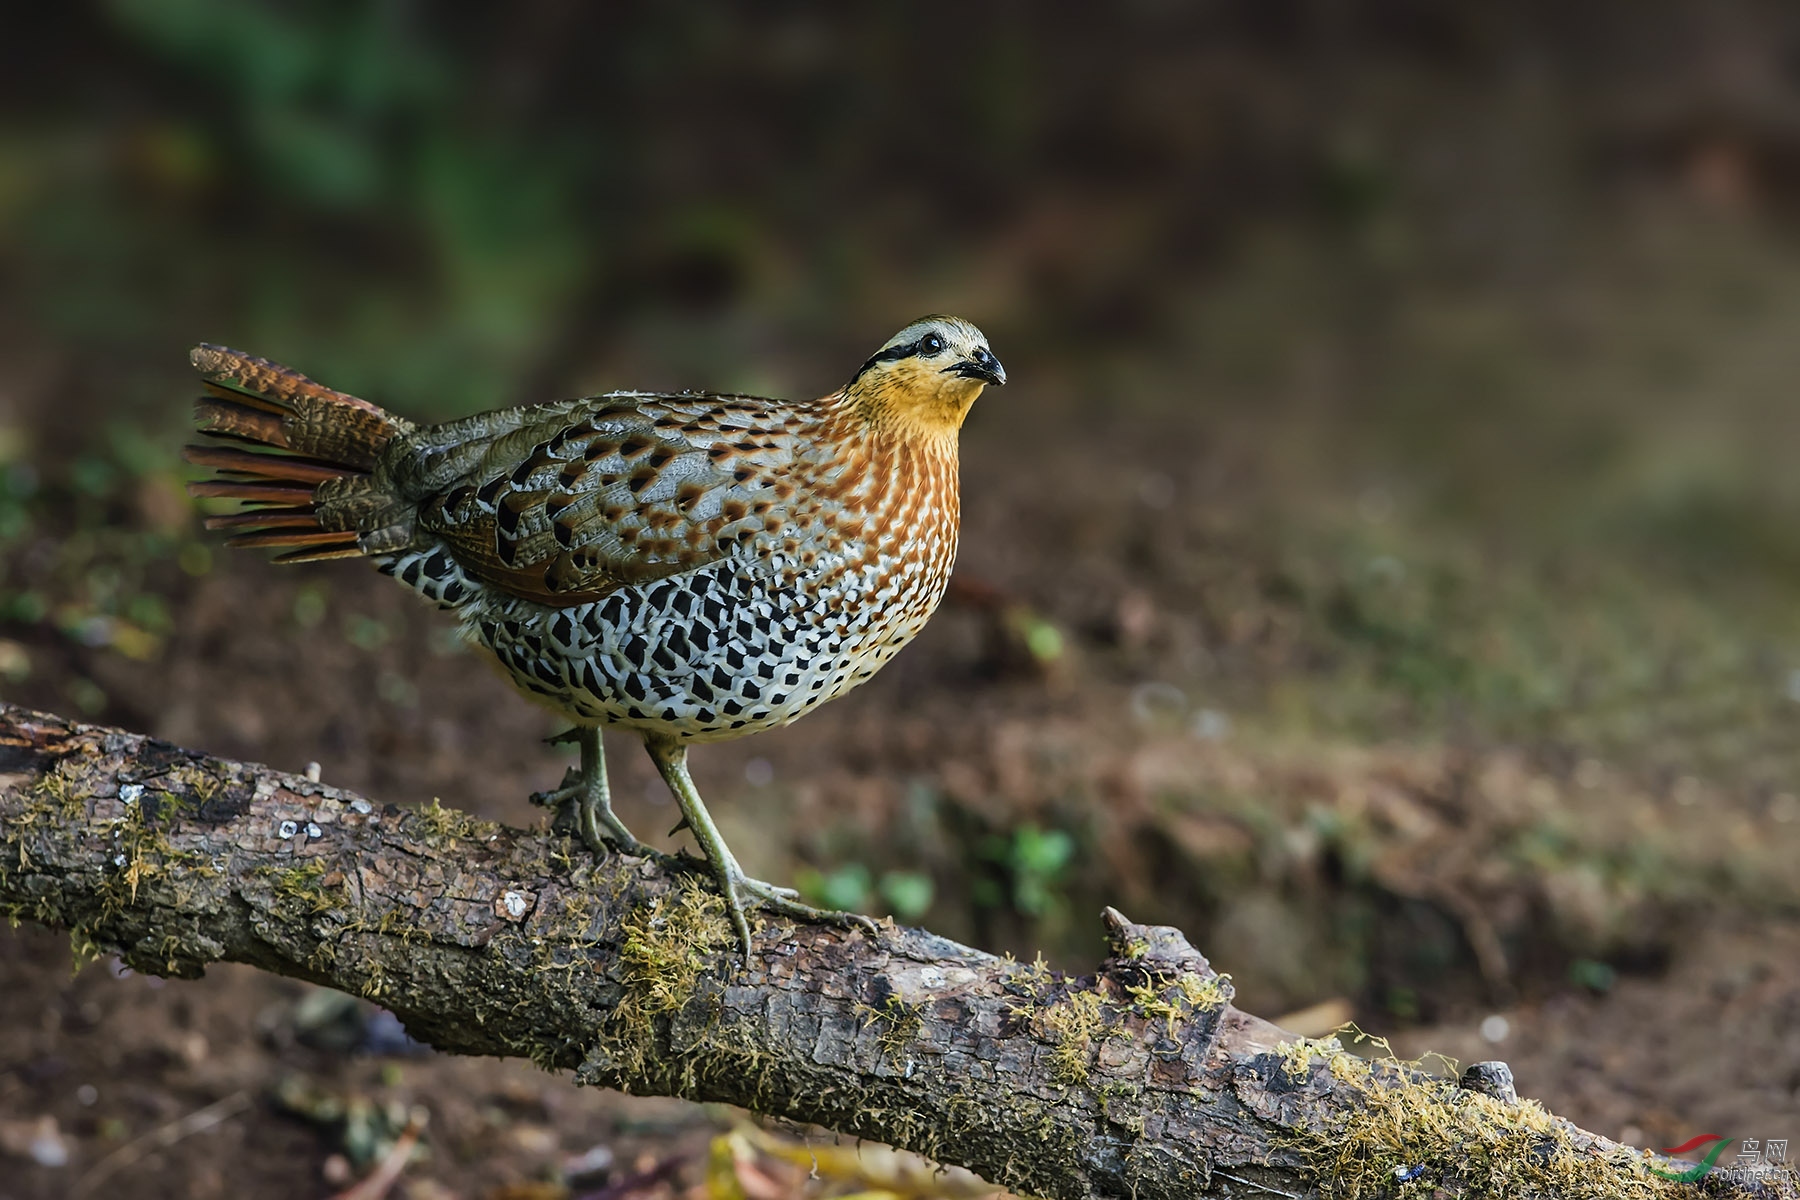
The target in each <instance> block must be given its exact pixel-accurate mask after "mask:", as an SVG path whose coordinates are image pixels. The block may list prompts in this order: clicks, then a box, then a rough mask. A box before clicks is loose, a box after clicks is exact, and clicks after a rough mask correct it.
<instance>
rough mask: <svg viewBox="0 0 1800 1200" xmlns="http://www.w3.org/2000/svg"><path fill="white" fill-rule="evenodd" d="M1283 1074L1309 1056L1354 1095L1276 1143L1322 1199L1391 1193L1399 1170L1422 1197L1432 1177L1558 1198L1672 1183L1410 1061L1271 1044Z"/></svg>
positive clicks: (1543, 1117)
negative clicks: (1295, 1154) (1315, 1124)
mask: <svg viewBox="0 0 1800 1200" xmlns="http://www.w3.org/2000/svg"><path fill="white" fill-rule="evenodd" d="M1278 1052H1279V1053H1280V1055H1281V1057H1282V1068H1281V1069H1282V1070H1283V1072H1284V1073H1286V1074H1288V1075H1289V1076H1290V1077H1292V1078H1302V1077H1304V1076H1305V1075H1306V1074H1307V1073H1308V1072H1309V1071H1310V1070H1311V1064H1312V1062H1313V1061H1314V1060H1315V1059H1320V1058H1323V1059H1324V1061H1325V1063H1326V1069H1327V1070H1328V1071H1329V1072H1330V1073H1331V1075H1332V1077H1333V1078H1334V1079H1335V1080H1337V1081H1338V1083H1339V1084H1340V1085H1341V1087H1342V1088H1344V1089H1346V1090H1347V1091H1349V1092H1350V1093H1351V1094H1352V1095H1353V1097H1354V1101H1355V1102H1354V1104H1353V1105H1351V1107H1350V1108H1349V1109H1348V1110H1347V1111H1346V1112H1344V1113H1342V1114H1340V1115H1338V1116H1336V1117H1335V1118H1333V1119H1332V1120H1331V1121H1330V1122H1329V1123H1328V1124H1327V1125H1326V1127H1324V1128H1321V1129H1312V1130H1306V1131H1303V1132H1301V1133H1298V1134H1296V1135H1294V1136H1292V1137H1289V1138H1285V1139H1282V1140H1281V1141H1282V1144H1283V1147H1284V1148H1286V1149H1292V1150H1297V1151H1299V1152H1300V1154H1301V1156H1302V1157H1303V1158H1304V1160H1305V1162H1306V1169H1307V1171H1308V1173H1309V1174H1310V1175H1311V1176H1312V1177H1313V1178H1314V1179H1315V1180H1316V1181H1317V1183H1318V1187H1319V1192H1320V1194H1321V1195H1322V1196H1326V1197H1344V1198H1345V1200H1360V1198H1361V1197H1376V1196H1390V1195H1394V1194H1395V1193H1396V1190H1397V1186H1398V1185H1397V1183H1396V1180H1398V1179H1399V1178H1400V1176H1401V1175H1402V1174H1405V1175H1408V1176H1412V1177H1414V1178H1415V1179H1416V1183H1415V1184H1414V1186H1415V1187H1417V1188H1418V1189H1419V1194H1421V1195H1425V1194H1430V1192H1431V1191H1432V1189H1434V1188H1436V1187H1438V1186H1439V1185H1440V1184H1442V1185H1444V1186H1446V1188H1447V1190H1449V1191H1451V1192H1453V1193H1454V1194H1457V1195H1470V1196H1501V1195H1508V1196H1555V1197H1558V1198H1559V1200H1562V1198H1565V1197H1566V1198H1571V1200H1651V1198H1653V1197H1664V1196H1673V1195H1675V1194H1677V1189H1675V1188H1674V1187H1673V1186H1672V1185H1670V1184H1669V1183H1667V1182H1666V1181H1664V1180H1662V1179H1659V1178H1657V1177H1656V1176H1654V1175H1652V1174H1650V1172H1649V1170H1648V1166H1649V1163H1650V1162H1651V1161H1653V1160H1652V1159H1650V1157H1649V1156H1648V1155H1647V1154H1645V1153H1643V1152H1641V1151H1637V1150H1632V1149H1630V1148H1628V1147H1618V1148H1616V1149H1614V1150H1612V1151H1609V1152H1606V1153H1588V1152H1584V1151H1581V1150H1578V1149H1576V1147H1575V1146H1574V1144H1573V1143H1572V1142H1571V1141H1570V1139H1569V1133H1568V1131H1569V1128H1570V1127H1569V1126H1567V1125H1566V1124H1565V1123H1563V1122H1561V1121H1559V1120H1557V1119H1556V1118H1554V1117H1552V1116H1551V1115H1550V1114H1549V1113H1547V1112H1545V1111H1544V1109H1543V1107H1542V1106H1541V1105H1539V1104H1537V1103H1536V1102H1535V1101H1531V1100H1522V1101H1518V1102H1516V1103H1512V1104H1508V1103H1504V1102H1502V1101H1499V1100H1496V1099H1494V1098H1492V1097H1490V1096H1486V1095H1483V1094H1481V1093H1478V1092H1472V1091H1468V1090H1465V1089H1463V1088H1461V1087H1459V1086H1458V1085H1457V1084H1456V1082H1455V1081H1454V1080H1452V1079H1446V1078H1443V1077H1441V1076H1434V1075H1427V1074H1425V1073H1423V1072H1422V1071H1420V1070H1418V1069H1417V1068H1418V1064H1416V1063H1402V1062H1397V1061H1395V1060H1393V1059H1391V1058H1389V1059H1384V1060H1380V1061H1378V1062H1375V1063H1369V1062H1366V1061H1365V1060H1363V1059H1360V1058H1357V1057H1355V1056H1354V1055H1351V1054H1349V1053H1347V1052H1346V1051H1344V1050H1343V1048H1342V1047H1341V1046H1339V1045H1338V1043H1337V1041H1336V1039H1331V1040H1329V1041H1326V1042H1315V1041H1311V1040H1310V1039H1299V1040H1297V1041H1295V1042H1284V1043H1282V1044H1281V1046H1280V1047H1279V1048H1278Z"/></svg>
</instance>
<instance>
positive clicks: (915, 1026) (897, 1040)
mask: <svg viewBox="0 0 1800 1200" xmlns="http://www.w3.org/2000/svg"><path fill="white" fill-rule="evenodd" d="M924 1007H925V1006H924V1005H922V1004H908V1003H907V1002H906V1001H904V1000H902V999H901V998H900V997H899V996H893V995H890V996H889V997H888V998H887V1003H886V1004H883V1005H882V1006H881V1007H880V1008H876V1007H874V1006H873V1005H868V1004H859V1005H857V1006H856V1011H857V1012H858V1013H859V1014H860V1015H861V1016H862V1017H863V1028H864V1029H867V1028H869V1027H870V1026H871V1025H879V1026H880V1027H881V1032H880V1033H879V1034H878V1035H877V1037H876V1040H877V1042H879V1044H880V1046H881V1050H882V1053H884V1054H886V1055H887V1056H888V1057H890V1058H899V1057H901V1056H902V1055H903V1054H904V1053H905V1051H906V1045H907V1043H908V1042H910V1041H912V1040H913V1039H914V1038H916V1037H918V1036H919V1031H920V1030H921V1029H923V1028H924V1027H925V1020H924V1017H923V1016H922V1015H921V1014H922V1013H923V1011H924Z"/></svg>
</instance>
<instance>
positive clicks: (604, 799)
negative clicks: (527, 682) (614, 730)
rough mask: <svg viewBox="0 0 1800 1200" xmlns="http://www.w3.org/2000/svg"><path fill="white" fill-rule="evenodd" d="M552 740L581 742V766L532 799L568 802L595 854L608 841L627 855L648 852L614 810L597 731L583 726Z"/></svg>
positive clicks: (546, 802) (577, 827)
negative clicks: (556, 785)
mask: <svg viewBox="0 0 1800 1200" xmlns="http://www.w3.org/2000/svg"><path fill="white" fill-rule="evenodd" d="M570 734H573V737H571V736H570ZM554 740H556V741H575V742H578V743H580V745H581V766H580V767H579V768H578V769H575V770H571V771H570V772H569V773H568V774H565V775H564V776H563V783H562V786H561V787H559V788H557V789H556V790H555V791H552V792H538V793H536V794H535V795H533V796H532V797H531V799H532V801H533V802H534V803H537V804H543V805H547V806H558V805H563V804H569V805H571V809H572V814H573V816H574V818H575V830H576V832H577V833H579V834H580V835H581V840H582V841H583V842H584V843H585V844H586V845H587V848H588V849H589V850H592V851H593V852H594V853H595V854H602V853H604V852H605V850H606V846H607V843H609V842H610V843H611V844H612V845H614V846H616V847H617V848H618V849H619V850H621V851H622V852H624V853H626V854H639V855H641V854H645V853H647V851H646V849H645V846H644V844H643V843H642V842H640V841H638V840H637V838H636V837H634V836H632V832H631V830H629V829H627V828H625V822H623V821H621V820H619V818H618V815H617V814H616V813H614V812H613V809H612V786H611V785H610V784H609V783H608V782H607V780H606V747H605V745H604V744H603V743H602V742H601V740H600V730H599V729H597V728H595V727H594V726H591V725H583V726H579V727H577V728H576V729H573V730H571V731H570V733H569V734H562V735H559V736H558V737H557V738H556V739H554ZM571 775H572V776H573V778H570V776H571Z"/></svg>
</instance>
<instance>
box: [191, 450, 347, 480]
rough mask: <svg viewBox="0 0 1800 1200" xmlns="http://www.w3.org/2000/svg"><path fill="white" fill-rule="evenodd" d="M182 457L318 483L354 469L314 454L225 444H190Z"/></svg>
mask: <svg viewBox="0 0 1800 1200" xmlns="http://www.w3.org/2000/svg"><path fill="white" fill-rule="evenodd" d="M182 457H183V458H185V459H187V460H188V461H189V462H191V463H193V464H194V465H195V466H197V467H217V468H218V469H219V470H221V471H225V472H228V473H230V474H233V475H239V476H246V477H249V478H253V479H291V480H293V481H294V482H296V483H310V484H312V485H314V486H315V487H316V486H318V485H319V484H321V483H324V482H325V481H326V480H327V479H336V478H337V477H338V476H340V475H349V474H353V472H350V471H347V470H345V469H344V468H343V467H337V466H333V465H332V464H330V463H327V462H320V461H318V460H317V459H313V458H301V457H298V456H294V457H291V458H290V457H285V456H282V455H276V454H257V453H254V452H252V451H249V450H233V449H230V448H228V447H225V446H189V447H187V449H186V450H184V451H183V452H182Z"/></svg>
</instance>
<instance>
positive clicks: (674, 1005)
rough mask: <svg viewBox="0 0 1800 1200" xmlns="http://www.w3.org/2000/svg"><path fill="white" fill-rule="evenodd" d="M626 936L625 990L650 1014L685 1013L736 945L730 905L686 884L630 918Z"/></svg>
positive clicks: (623, 952) (621, 953) (623, 959)
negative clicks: (704, 977) (705, 978)
mask: <svg viewBox="0 0 1800 1200" xmlns="http://www.w3.org/2000/svg"><path fill="white" fill-rule="evenodd" d="M624 934H625V943H624V945H623V946H622V947H620V950H619V959H620V962H621V964H622V965H623V966H624V968H625V985H626V988H627V989H628V990H629V991H630V992H631V993H632V995H633V996H634V997H635V998H636V1000H637V1002H638V1004H639V1005H640V1006H641V1007H642V1009H643V1010H644V1012H646V1013H649V1014H657V1013H670V1012H677V1011H679V1010H680V1009H682V1008H685V1007H686V1006H687V1003H688V1001H689V1000H690V999H692V998H693V995H694V990H695V985H696V984H697V983H698V981H699V979H700V976H701V974H702V973H703V972H705V970H706V969H707V967H708V966H709V965H711V964H712V962H713V961H714V960H715V959H716V958H717V955H718V951H719V949H720V948H721V947H722V946H726V945H728V944H730V943H731V942H732V940H733V937H732V931H731V922H730V921H729V920H727V919H726V916H725V902H724V901H723V900H722V899H720V898H719V897H718V896H717V895H716V894H714V893H713V892H711V891H708V890H706V889H705V888H704V887H702V886H701V885H700V884H699V883H697V882H695V881H693V880H686V879H684V880H683V881H682V882H681V884H680V885H679V886H677V887H676V888H675V889H674V890H673V891H672V892H670V893H669V894H668V895H666V896H659V897H658V898H657V899H655V900H653V901H651V902H650V903H649V904H647V905H645V906H643V907H641V908H639V909H637V910H636V911H634V912H633V913H632V914H631V915H630V916H628V917H626V918H625V922H624Z"/></svg>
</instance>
